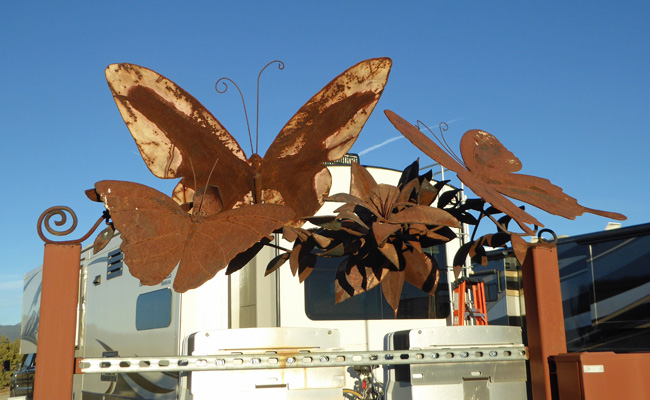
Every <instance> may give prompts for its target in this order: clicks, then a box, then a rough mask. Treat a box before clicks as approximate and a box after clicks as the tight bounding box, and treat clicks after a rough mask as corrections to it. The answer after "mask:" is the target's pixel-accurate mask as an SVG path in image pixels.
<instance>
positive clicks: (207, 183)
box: [195, 158, 219, 212]
mask: <svg viewBox="0 0 650 400" xmlns="http://www.w3.org/2000/svg"><path fill="white" fill-rule="evenodd" d="M217 162H219V159H218V158H217V159H216V160H214V164H212V169H211V170H210V173H209V174H208V181H207V182H206V183H205V189H204V190H203V191H204V192H206V191H207V189H208V185H210V178H212V173H213V172H214V167H216V166H217ZM195 185H196V184H195ZM203 199H205V196H203V197H202V198H201V204H199V212H201V207H203Z"/></svg>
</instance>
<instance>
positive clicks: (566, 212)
mask: <svg viewBox="0 0 650 400" xmlns="http://www.w3.org/2000/svg"><path fill="white" fill-rule="evenodd" d="M384 112H385V114H386V116H387V117H388V119H389V120H390V122H391V123H392V124H393V125H394V126H395V128H397V130H399V131H400V132H401V133H402V134H403V135H404V136H405V137H406V138H407V139H408V140H410V141H411V143H413V144H414V145H415V146H416V147H418V148H419V149H420V150H422V151H423V152H424V153H425V154H426V155H428V156H429V157H431V158H432V159H434V160H435V161H436V162H438V163H440V164H441V165H443V166H444V167H445V168H448V169H450V170H452V171H454V172H455V173H456V174H458V178H459V179H460V180H461V181H462V182H463V183H464V184H465V185H467V186H468V187H469V188H470V189H472V191H473V192H474V193H475V194H476V195H477V196H479V197H481V198H483V199H484V200H485V201H487V202H488V203H490V204H491V205H492V206H494V207H495V208H497V209H498V210H500V211H501V212H503V213H505V214H507V215H509V216H510V217H512V218H513V219H514V220H515V221H516V222H517V223H518V224H519V225H520V226H521V227H522V229H524V231H525V232H526V233H528V234H533V233H534V232H533V231H532V230H531V229H530V228H529V227H528V226H526V225H525V224H534V225H537V226H539V227H543V226H544V225H542V223H540V222H539V221H538V220H537V219H535V218H534V217H533V216H532V215H530V214H528V213H527V212H525V211H524V210H522V209H521V208H519V207H517V206H516V205H515V204H514V203H512V202H511V201H510V200H508V199H507V198H506V197H504V196H508V197H511V198H513V199H517V200H520V201H523V202H525V203H528V204H531V205H533V206H535V207H538V208H540V209H542V210H544V211H546V212H549V213H551V214H555V215H559V216H562V217H564V218H568V219H575V217H576V216H579V215H582V214H583V213H585V212H588V213H592V214H596V215H600V216H603V217H606V218H612V219H616V220H625V219H626V217H625V216H624V215H622V214H619V213H614V212H608V211H600V210H595V209H592V208H587V207H583V206H581V205H580V204H578V201H577V200H576V199H574V198H573V197H570V196H568V195H567V194H565V193H564V192H563V191H562V188H560V187H558V186H555V185H553V184H552V183H551V182H550V181H549V180H547V179H544V178H538V177H536V176H531V175H523V174H516V173H515V172H517V171H519V170H520V169H521V166H522V165H521V162H520V161H519V159H518V158H517V157H515V155H514V154H512V153H511V152H510V151H508V149H506V148H505V147H504V146H503V145H502V144H501V142H499V141H498V140H497V138H496V137H494V136H492V135H491V134H489V133H487V132H484V131H480V130H476V129H474V130H470V131H467V132H465V134H464V135H463V137H462V138H461V141H460V153H461V156H462V158H463V159H462V161H463V164H464V165H461V163H460V162H458V161H456V160H454V159H453V158H452V157H451V156H450V155H449V154H447V153H446V152H445V151H444V150H443V149H442V148H440V147H439V146H438V145H437V144H435V143H434V142H433V141H432V140H431V139H429V138H428V137H427V136H426V135H424V134H423V133H422V132H420V130H419V129H417V128H416V127H415V126H413V125H411V124H410V123H408V122H407V121H406V120H405V119H404V118H402V117H400V116H399V115H397V114H395V113H394V112H392V111H390V110H386V111H384ZM459 161H461V160H459Z"/></svg>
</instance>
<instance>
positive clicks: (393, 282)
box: [381, 271, 405, 317]
mask: <svg viewBox="0 0 650 400" xmlns="http://www.w3.org/2000/svg"><path fill="white" fill-rule="evenodd" d="M404 278H405V277H404V274H403V273H402V272H397V271H388V273H387V274H386V276H385V277H384V279H382V281H381V291H382V293H383V294H384V297H385V298H386V301H387V302H388V305H390V307H391V308H392V309H393V311H394V312H395V317H397V309H398V307H399V299H400V297H401V294H402V287H404Z"/></svg>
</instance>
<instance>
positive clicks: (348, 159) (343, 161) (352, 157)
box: [323, 153, 359, 165]
mask: <svg viewBox="0 0 650 400" xmlns="http://www.w3.org/2000/svg"><path fill="white" fill-rule="evenodd" d="M353 162H355V163H357V164H359V155H358V154H353V153H348V154H346V155H344V156H343V157H341V158H339V159H338V160H336V161H326V162H324V163H323V164H325V165H352V163H353Z"/></svg>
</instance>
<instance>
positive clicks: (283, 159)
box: [106, 58, 392, 226]
mask: <svg viewBox="0 0 650 400" xmlns="http://www.w3.org/2000/svg"><path fill="white" fill-rule="evenodd" d="M391 65H392V62H391V60H390V59H389V58H376V59H370V60H366V61H362V62H360V63H358V64H356V65H354V66H353V67H351V68H349V69H348V70H346V71H345V72H343V73H342V74H341V75H339V76H337V77H336V78H334V80H332V81H331V82H330V83H329V84H327V85H326V86H325V87H324V88H323V89H322V90H321V91H319V92H318V93H316V94H315V95H314V96H313V97H312V98H311V99H310V100H309V101H308V102H307V103H306V104H305V105H304V106H302V108H300V109H299V110H298V112H297V113H296V115H294V116H293V117H292V118H291V119H290V120H289V121H288V122H287V124H286V125H285V126H284V127H283V128H282V130H281V131H280V133H279V134H278V136H277V137H276V139H275V140H274V141H273V143H272V144H271V146H270V147H269V149H268V150H267V152H266V154H265V155H264V157H263V158H262V157H260V156H259V155H258V154H252V155H251V157H250V158H247V157H246V155H245V154H244V151H243V150H242V148H241V147H240V145H239V144H238V143H237V141H236V140H235V139H234V138H233V137H232V136H231V135H230V133H228V131H227V130H226V129H225V128H224V127H223V125H221V123H220V122H219V121H218V120H217V119H216V118H215V117H214V116H213V115H212V114H211V113H210V112H209V111H208V110H207V109H206V108H205V107H204V106H203V105H201V104H200V103H199V102H198V101H197V100H196V99H195V98H194V97H192V96H191V95H190V94H189V93H187V92H186V91H185V90H183V89H182V88H181V87H179V86H178V85H176V84H175V83H174V82H172V81H170V80H169V79H167V78H165V77H164V76H162V75H160V74H158V73H156V72H154V71H152V70H150V69H147V68H144V67H140V66H137V65H133V64H112V65H109V66H108V68H107V69H106V79H107V81H108V85H109V87H110V89H111V92H112V93H113V97H114V98H115V103H116V104H117V107H118V108H119V110H120V113H121V114H122V118H123V119H124V122H125V123H126V125H127V126H128V128H129V130H130V132H131V135H132V136H133V138H134V139H135V142H136V144H137V146H138V148H139V150H140V153H141V155H142V158H143V159H144V161H145V163H146V164H147V167H148V168H149V170H151V172H152V173H153V174H154V175H155V176H157V177H159V178H165V179H166V178H181V181H180V183H179V184H178V186H176V188H175V189H174V194H173V198H174V200H176V201H177V202H178V203H180V204H187V203H190V202H191V201H192V196H193V193H194V190H196V182H200V183H203V182H208V177H209V174H210V171H211V169H212V166H213V163H214V160H217V159H218V160H219V168H218V171H216V173H215V174H214V175H212V176H211V178H210V179H209V182H208V184H209V185H213V186H217V187H219V191H220V193H221V196H222V197H223V202H224V209H231V208H236V207H240V206H242V205H248V204H253V203H256V204H260V203H274V204H285V205H287V206H289V207H291V208H292V209H293V210H295V212H296V216H295V217H294V219H293V220H292V221H291V222H292V223H293V224H294V225H295V226H299V225H301V222H300V221H299V218H300V217H302V216H309V215H313V214H314V213H315V212H316V211H317V210H318V209H319V208H320V206H321V205H322V203H323V197H325V196H327V194H328V193H329V189H330V186H331V176H330V173H329V171H328V170H327V168H326V167H325V166H324V165H323V162H325V161H334V160H338V159H339V158H341V157H342V156H343V155H345V153H346V152H347V151H348V150H349V149H350V148H351V147H352V144H353V143H354V142H355V140H356V139H357V137H358V135H359V133H360V131H361V128H362V127H363V125H364V124H365V123H366V121H367V119H368V117H369V116H370V114H371V112H372V110H373V109H374V107H375V105H376V104H377V102H378V101H379V98H380V97H381V94H382V92H383V90H384V86H385V85H386V81H387V80H388V74H389V72H390V67H391Z"/></svg>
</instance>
